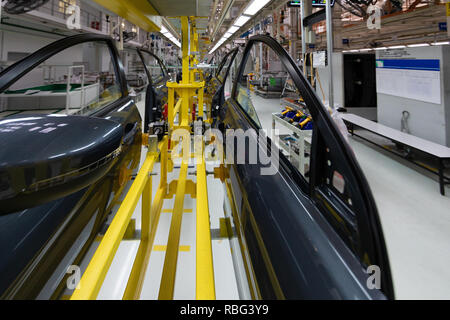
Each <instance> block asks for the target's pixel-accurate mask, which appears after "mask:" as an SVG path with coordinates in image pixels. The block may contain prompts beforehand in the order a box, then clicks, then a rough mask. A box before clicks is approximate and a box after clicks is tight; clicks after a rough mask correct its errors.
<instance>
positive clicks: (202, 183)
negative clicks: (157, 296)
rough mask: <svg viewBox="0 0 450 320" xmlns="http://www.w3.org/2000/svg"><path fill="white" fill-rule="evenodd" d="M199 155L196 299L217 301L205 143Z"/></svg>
mask: <svg viewBox="0 0 450 320" xmlns="http://www.w3.org/2000/svg"><path fill="white" fill-rule="evenodd" d="M201 144H202V147H201V153H200V155H197V156H198V157H197V204H196V206H197V227H196V293H195V295H196V299H197V300H214V299H216V293H215V285H214V267H213V258H212V245H211V229H210V223H209V206H208V189H207V183H206V167H205V161H204V159H203V154H204V142H203V141H201Z"/></svg>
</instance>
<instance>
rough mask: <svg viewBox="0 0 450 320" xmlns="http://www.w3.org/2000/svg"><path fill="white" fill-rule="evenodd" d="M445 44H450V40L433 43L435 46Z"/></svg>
mask: <svg viewBox="0 0 450 320" xmlns="http://www.w3.org/2000/svg"><path fill="white" fill-rule="evenodd" d="M444 44H450V42H449V41H442V42H435V43H432V45H433V46H442V45H444Z"/></svg>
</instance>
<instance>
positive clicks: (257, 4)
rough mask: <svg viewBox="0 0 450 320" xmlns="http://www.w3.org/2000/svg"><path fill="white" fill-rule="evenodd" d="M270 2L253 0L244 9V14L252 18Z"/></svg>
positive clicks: (268, 0) (267, 0)
mask: <svg viewBox="0 0 450 320" xmlns="http://www.w3.org/2000/svg"><path fill="white" fill-rule="evenodd" d="M269 2H270V0H253V1H252V2H251V3H250V5H249V6H248V7H247V8H246V9H245V11H244V14H246V15H249V16H253V15H255V14H256V13H258V11H259V10H261V9H262V8H264V6H265V5H266V4H268V3H269Z"/></svg>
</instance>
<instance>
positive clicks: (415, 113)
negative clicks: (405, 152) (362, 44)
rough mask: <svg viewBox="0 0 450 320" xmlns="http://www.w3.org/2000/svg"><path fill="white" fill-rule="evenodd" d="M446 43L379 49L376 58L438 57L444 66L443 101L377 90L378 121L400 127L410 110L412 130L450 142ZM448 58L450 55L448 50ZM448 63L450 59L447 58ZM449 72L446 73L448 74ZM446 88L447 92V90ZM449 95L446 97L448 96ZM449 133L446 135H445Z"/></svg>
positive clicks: (440, 141) (433, 139) (442, 72)
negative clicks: (449, 133)
mask: <svg viewBox="0 0 450 320" xmlns="http://www.w3.org/2000/svg"><path fill="white" fill-rule="evenodd" d="M442 48H443V46H430V47H418V48H406V49H401V50H398V51H397V52H396V53H395V52H394V53H392V52H391V53H389V52H386V51H384V50H383V51H379V52H377V55H376V56H377V59H439V60H440V70H441V76H440V80H441V104H436V103H431V102H425V101H419V100H415V99H408V98H404V97H398V96H393V95H389V94H383V93H379V92H377V100H378V108H377V110H378V122H379V123H381V124H384V125H386V126H388V127H391V128H394V129H397V130H400V129H401V119H402V112H403V111H404V110H405V111H408V112H409V119H408V127H409V130H410V133H411V134H412V135H415V136H417V137H420V138H423V139H426V140H429V141H433V142H436V143H439V144H442V145H447V146H450V140H449V139H448V129H447V128H446V127H448V124H449V122H448V111H447V112H446V113H447V121H446V115H445V110H444V109H445V102H447V110H448V101H449V99H448V98H449V92H448V89H445V86H444V78H445V79H447V83H448V80H449V79H448V78H449V76H448V73H449V72H448V66H447V67H445V65H444V63H445V59H444V56H443V49H442ZM446 58H447V60H448V59H449V58H450V55H448V50H447V54H446ZM447 64H448V62H447ZM446 73H447V75H446ZM445 90H447V91H446V92H447V93H446V94H444V92H445ZM445 95H447V97H445ZM446 135H447V136H446Z"/></svg>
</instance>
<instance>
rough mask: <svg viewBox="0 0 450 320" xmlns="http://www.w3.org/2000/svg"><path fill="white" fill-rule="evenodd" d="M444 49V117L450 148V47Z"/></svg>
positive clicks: (443, 47)
mask: <svg viewBox="0 0 450 320" xmlns="http://www.w3.org/2000/svg"><path fill="white" fill-rule="evenodd" d="M441 48H442V67H441V68H442V70H443V71H442V74H443V77H442V78H443V81H444V82H443V86H444V90H443V96H444V115H445V136H446V142H447V147H450V46H441Z"/></svg>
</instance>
